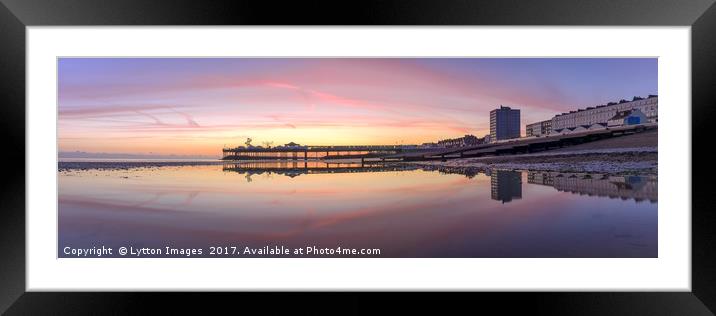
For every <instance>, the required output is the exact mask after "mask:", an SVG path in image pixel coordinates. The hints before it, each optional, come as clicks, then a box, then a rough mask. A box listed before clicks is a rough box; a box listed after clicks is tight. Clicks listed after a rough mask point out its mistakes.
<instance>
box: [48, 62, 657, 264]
mask: <svg viewBox="0 0 716 316" xmlns="http://www.w3.org/2000/svg"><path fill="white" fill-rule="evenodd" d="M57 67H58V85H57V89H58V100H57V102H58V104H57V107H58V109H57V117H58V121H57V126H58V127H57V135H58V136H57V151H58V153H57V154H58V157H57V158H58V173H57V176H58V179H57V182H58V196H57V199H58V209H57V212H58V214H57V218H58V236H57V237H58V238H57V243H58V245H57V247H58V250H57V256H58V257H59V258H107V257H109V258H187V257H202V258H212V257H215V258H656V257H658V231H657V228H658V211H657V210H658V190H657V188H658V172H657V171H658V91H657V90H658V76H657V75H658V60H657V58H478V57H474V58H472V57H466V58H453V57H449V58H437V57H436V58H432V57H406V58H403V57H400V58H325V57H312V58H303V57H301V58H257V57H251V58H248V57H236V58H164V57H161V58H132V57H127V58H105V57H92V58H84V57H82V58H79V57H77V58H75V57H73V58H58V59H57Z"/></svg>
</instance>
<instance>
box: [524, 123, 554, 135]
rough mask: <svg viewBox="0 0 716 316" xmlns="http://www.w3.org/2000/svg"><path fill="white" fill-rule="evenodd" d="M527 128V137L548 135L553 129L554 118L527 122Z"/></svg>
mask: <svg viewBox="0 0 716 316" xmlns="http://www.w3.org/2000/svg"><path fill="white" fill-rule="evenodd" d="M526 130H527V132H526V135H527V137H530V136H542V135H547V134H549V133H550V132H551V131H552V120H546V121H541V122H537V123H532V124H527V127H526Z"/></svg>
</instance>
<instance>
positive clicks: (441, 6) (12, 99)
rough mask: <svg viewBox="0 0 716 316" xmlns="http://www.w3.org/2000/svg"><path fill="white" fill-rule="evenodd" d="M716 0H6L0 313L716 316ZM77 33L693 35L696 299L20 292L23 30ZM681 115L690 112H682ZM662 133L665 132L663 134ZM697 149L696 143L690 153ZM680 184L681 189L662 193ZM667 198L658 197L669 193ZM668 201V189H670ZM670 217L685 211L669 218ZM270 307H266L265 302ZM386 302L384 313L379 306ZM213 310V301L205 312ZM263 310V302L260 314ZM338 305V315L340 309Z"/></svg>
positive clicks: (2, 11) (0, 99) (1, 47)
mask: <svg viewBox="0 0 716 316" xmlns="http://www.w3.org/2000/svg"><path fill="white" fill-rule="evenodd" d="M713 2H714V0H699V1H679V0H619V1H607V0H600V1H575V0H542V1H520V0H502V1H444V0H443V1H437V0H429V1H428V0H420V1H416V0H413V1H398V0H393V1H366V0H364V1H311V0H304V1H285V2H278V1H239V0H237V1H204V2H202V1H183V0H182V1H168V0H161V1H159V0H152V1H140V0H129V1H126V0H125V1H99V0H63V1H52V0H31V1H30V0H0V43H1V44H0V76H2V80H0V111H1V112H0V117H2V124H0V126H1V127H0V128H1V129H2V133H1V134H0V135H2V139H3V143H4V144H3V145H4V148H5V150H4V151H3V155H4V156H5V158H6V159H7V160H6V163H7V166H8V167H7V168H5V169H6V170H5V173H4V181H3V182H4V184H5V185H4V189H3V193H2V199H1V200H0V236H2V237H1V238H0V311H4V312H5V313H7V314H9V315H15V314H31V315H35V314H73V315H76V314H115V313H132V314H134V313H142V312H146V311H147V308H148V307H149V306H152V307H161V311H162V312H163V313H173V312H189V311H200V312H202V313H208V312H212V311H220V310H223V311H225V310H226V308H229V310H232V309H233V310H234V311H236V309H237V308H241V310H242V311H243V310H245V308H246V307H247V306H246V304H247V302H248V304H250V305H251V306H254V307H259V308H262V309H265V311H267V312H278V311H291V312H296V311H304V312H309V313H311V314H313V313H320V312H327V313H332V314H333V313H340V314H344V313H355V312H365V313H372V312H386V311H391V310H393V311H399V312H401V313H404V312H406V311H408V310H410V309H416V310H419V311H427V310H430V309H434V310H436V311H440V312H441V313H444V312H450V311H451V310H456V308H460V309H462V308H468V310H474V311H479V310H484V309H485V308H487V307H497V308H499V310H500V311H503V312H506V313H511V312H525V311H528V312H531V313H534V312H537V313H540V314H549V315H554V314H578V315H604V314H606V315H622V314H624V315H626V314H629V315H637V314H648V315H667V314H668V315H712V312H711V311H716V262H715V261H714V252H715V251H716V250H715V249H716V229H714V223H715V222H716V211H715V210H713V208H712V205H714V196H716V195H714V194H711V193H710V192H708V191H709V189H710V187H709V186H708V185H707V182H706V181H707V180H708V179H709V178H710V173H709V172H704V171H706V170H710V169H709V168H708V167H709V166H708V165H707V163H708V162H711V161H713V160H714V154H713V153H712V151H710V148H709V147H710V146H708V144H710V142H709V140H708V139H707V138H709V137H710V133H709V132H710V131H709V130H707V127H708V125H709V124H710V121H711V119H713V117H714V116H713V114H714V111H715V110H714V109H716V80H715V79H714V78H716V5H713ZM43 25H47V26H70V25H79V26H82V25H582V26H584V25H644V26H659V25H663V26H691V58H692V60H691V62H692V77H691V85H692V90H691V93H692V105H691V108H690V111H691V116H692V120H691V121H692V126H691V134H692V152H691V157H692V159H691V160H692V167H691V168H694V169H695V170H699V171H700V172H696V173H693V172H692V170H691V169H690V168H689V167H688V166H662V168H673V167H676V168H682V169H683V172H688V173H690V174H691V179H692V183H691V184H690V185H691V192H692V197H691V199H692V209H691V218H692V251H691V255H692V258H691V260H692V261H691V262H692V270H691V274H692V291H691V292H676V293H668V292H632V293H624V292H616V293H608V292H597V293H572V292H569V293H545V292H538V293H462V294H461V295H448V294H438V295H432V296H431V297H427V295H426V294H425V293H413V294H411V295H407V296H405V295H395V294H394V295H380V296H378V295H376V294H375V293H325V294H323V295H322V296H320V297H316V296H315V295H314V294H313V293H278V294H272V295H271V296H268V297H267V296H266V295H262V294H260V293H212V294H208V293H201V294H200V293H163V294H160V293H50V292H26V291H25V277H26V274H25V272H26V271H25V224H26V223H25V204H26V201H25V184H26V182H25V171H26V168H28V165H27V164H26V163H25V161H26V160H25V159H26V155H25V128H26V123H25V122H26V120H25V119H26V116H25V97H26V95H25V93H26V92H25V49H26V46H25V41H26V33H25V30H26V29H25V28H26V27H28V26H43ZM683 106H684V110H689V108H688V107H687V106H686V105H683ZM663 132H667V133H668V131H663ZM694 145H695V146H694ZM670 185H684V184H666V187H667V188H668V186H670ZM662 192H663V191H662ZM664 193H667V192H664ZM667 211H670V212H671V211H674V212H681V211H688V210H667ZM264 301H265V303H264ZM378 301H379V302H380V303H389V304H388V305H387V306H381V307H378V305H377V303H378ZM208 303H210V304H208ZM263 304H266V305H263ZM336 307H338V308H340V309H338V310H336V309H334V308H336Z"/></svg>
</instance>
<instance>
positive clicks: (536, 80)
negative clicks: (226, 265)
mask: <svg viewBox="0 0 716 316" xmlns="http://www.w3.org/2000/svg"><path fill="white" fill-rule="evenodd" d="M58 63H59V65H58V67H59V84H58V87H59V91H58V93H59V98H58V99H59V122H58V125H59V139H58V141H59V149H60V151H65V152H67V151H85V152H104V153H131V154H149V153H153V154H178V155H215V156H219V155H220V154H221V148H222V147H223V146H224V145H227V146H236V145H243V143H244V142H245V141H246V138H247V137H251V138H252V139H253V144H254V145H261V144H262V142H264V141H273V144H274V145H281V144H285V143H288V142H291V141H294V142H296V143H300V144H304V145H347V144H354V145H374V144H387V145H391V144H420V143H423V142H430V141H437V140H439V139H444V138H454V137H460V136H463V135H465V134H473V135H475V136H478V137H482V136H484V135H485V134H487V133H489V112H490V110H492V109H494V108H496V107H499V106H500V105H505V106H511V107H514V108H518V109H520V110H521V115H522V131H523V134H524V125H525V124H528V123H532V122H535V121H540V120H545V119H550V118H551V117H552V116H554V115H555V114H559V113H561V112H564V111H569V110H574V109H577V108H583V107H587V106H595V105H599V104H603V103H607V102H610V101H618V100H619V99H629V100H631V98H632V97H633V96H647V95H648V94H657V92H658V91H657V59H655V58H609V59H606V58H599V59H586V58H574V59H556V58H530V59H515V58H503V59H499V58H498V59H495V58H460V59H455V58H371V59H366V58H362V59H355V58H354V59H351V58H61V59H60V60H59V62H58Z"/></svg>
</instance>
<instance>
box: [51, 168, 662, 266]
mask: <svg viewBox="0 0 716 316" xmlns="http://www.w3.org/2000/svg"><path fill="white" fill-rule="evenodd" d="M96 167H97V166H96V165H93V166H92V168H90V169H84V170H83V169H82V168H70V169H62V168H61V169H62V171H61V172H59V237H58V243H59V245H58V246H59V247H58V256H59V257H74V255H67V254H65V253H64V249H67V248H66V247H71V248H76V249H81V248H88V249H91V248H93V247H102V246H105V247H112V248H113V249H114V251H115V252H113V253H112V254H111V255H107V254H105V255H104V256H105V257H122V256H121V255H119V254H117V252H116V249H118V248H119V247H132V249H141V248H143V247H147V248H151V249H155V248H159V249H161V250H162V251H165V249H166V248H165V247H167V246H169V247H171V248H175V249H187V248H201V249H203V250H202V254H201V255H197V254H196V253H195V254H193V255H192V256H213V255H210V254H209V252H210V249H209V247H221V249H222V250H225V251H227V252H229V255H228V256H230V257H247V256H253V255H251V254H244V253H243V251H244V250H245V249H246V247H249V248H251V249H265V248H263V247H264V246H268V247H271V248H273V247H274V246H279V247H281V246H283V247H285V248H287V249H302V248H306V247H313V246H315V247H316V249H321V248H331V249H335V248H336V247H341V248H342V249H345V248H346V247H347V248H355V249H374V248H376V249H380V253H379V254H376V253H375V251H373V252H374V253H373V254H371V255H358V257H656V256H657V248H658V247H657V204H658V203H657V191H656V190H657V179H656V177H653V176H651V177H646V176H626V177H623V176H622V177H618V176H603V175H583V174H580V175H574V174H559V173H546V172H517V171H496V170H493V171H489V170H488V171H484V170H466V169H445V168H435V170H426V169H421V168H417V167H414V166H407V167H406V166H398V167H366V166H361V165H360V164H342V165H338V164H334V165H326V164H324V163H320V162H307V163H305V164H304V163H303V162H296V163H282V164H277V163H249V164H219V165H216V164H209V165H189V166H176V165H169V166H154V165H150V166H148V167H146V168H126V169H121V168H120V169H116V168H112V169H93V168H96ZM224 247H226V248H224ZM232 247H236V248H235V249H236V250H238V252H239V253H238V254H236V253H232V252H234V251H236V250H234V249H232ZM165 252H166V251H165ZM222 255H224V256H226V254H225V253H224V254H222ZM142 256H152V255H150V254H143V255H142ZM154 256H162V257H164V256H166V254H161V255H154ZM183 256H185V255H184V254H174V255H170V257H183ZM269 256H271V255H269ZM304 256H306V255H304ZM307 256H318V257H332V256H341V255H337V254H323V255H320V254H319V255H316V254H315V253H314V254H313V255H307ZM124 257H132V255H131V254H130V255H125V256H124Z"/></svg>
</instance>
